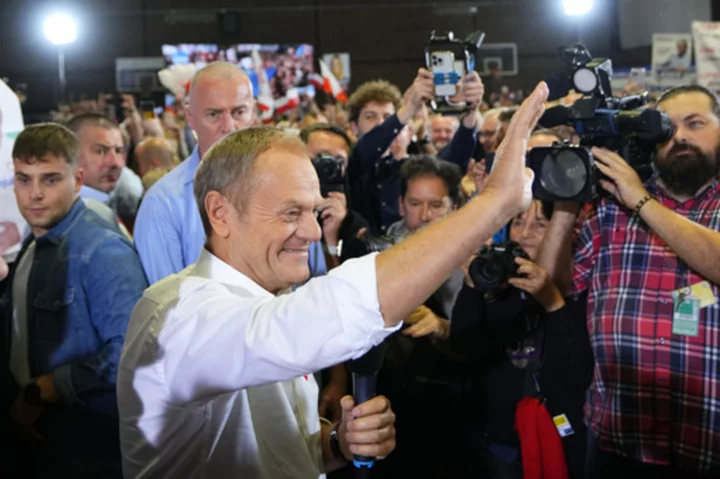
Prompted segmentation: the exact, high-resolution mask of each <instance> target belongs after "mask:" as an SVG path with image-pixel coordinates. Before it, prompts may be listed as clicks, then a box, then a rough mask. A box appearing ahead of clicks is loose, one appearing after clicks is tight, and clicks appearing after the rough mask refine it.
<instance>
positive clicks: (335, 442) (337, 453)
mask: <svg viewBox="0 0 720 479" xmlns="http://www.w3.org/2000/svg"><path fill="white" fill-rule="evenodd" d="M339 430H340V423H337V424H335V426H333V428H332V431H331V432H330V450H331V451H332V453H333V457H334V458H335V460H337V461H339V462H341V463H343V464H345V463H346V462H350V461H348V460H347V459H345V455H344V454H343V453H342V449H340V433H339Z"/></svg>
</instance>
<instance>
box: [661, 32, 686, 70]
mask: <svg viewBox="0 0 720 479" xmlns="http://www.w3.org/2000/svg"><path fill="white" fill-rule="evenodd" d="M691 65H692V35H691V34H689V33H678V34H670V33H656V34H654V35H653V46H652V72H653V76H654V77H655V78H661V77H677V78H681V77H682V76H683V75H685V74H686V73H687V72H689V71H690V67H691Z"/></svg>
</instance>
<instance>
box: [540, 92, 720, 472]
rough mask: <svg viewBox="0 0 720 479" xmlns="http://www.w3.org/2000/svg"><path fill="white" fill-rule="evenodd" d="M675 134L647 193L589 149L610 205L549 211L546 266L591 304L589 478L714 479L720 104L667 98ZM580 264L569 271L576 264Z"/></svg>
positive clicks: (719, 464) (709, 98)
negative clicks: (579, 218) (580, 215)
mask: <svg viewBox="0 0 720 479" xmlns="http://www.w3.org/2000/svg"><path fill="white" fill-rule="evenodd" d="M658 109H659V110H661V111H664V112H665V113H667V115H668V116H669V117H670V119H671V121H672V123H673V124H674V126H675V127H676V132H675V134H674V135H673V137H672V139H671V140H670V141H668V142H667V143H664V144H662V145H659V146H658V148H657V160H656V162H655V166H656V170H657V173H656V174H655V175H654V176H652V177H651V178H650V179H649V180H648V181H647V182H645V183H644V184H643V183H642V182H641V180H640V179H639V177H638V175H637V173H636V172H635V171H634V170H633V169H632V168H631V167H630V166H629V165H628V164H627V162H626V161H625V160H624V159H623V158H621V157H619V156H618V155H617V154H615V153H612V152H610V151H607V150H603V149H597V148H594V149H593V154H594V155H595V159H596V164H597V166H598V168H599V169H600V171H601V172H602V173H603V174H604V175H605V176H606V177H607V178H608V179H607V180H603V181H601V185H602V187H603V188H604V189H606V190H607V191H608V192H610V193H611V194H612V197H609V198H602V199H599V200H597V201H596V202H594V203H593V204H591V205H589V207H588V208H587V210H586V211H585V213H586V217H585V219H584V221H583V222H582V224H581V226H580V229H579V231H578V234H577V236H576V238H575V246H574V251H573V248H572V241H571V236H572V234H571V232H572V231H573V227H574V225H575V221H576V220H575V218H576V216H575V212H576V211H577V206H575V207H574V208H573V207H572V206H571V205H567V204H560V203H559V204H557V205H556V207H555V212H554V213H553V217H552V221H551V225H550V228H549V230H548V233H547V234H546V236H545V241H544V244H543V246H542V247H541V253H540V264H541V265H543V266H544V267H546V268H547V269H548V270H549V271H550V272H551V274H553V275H554V277H555V278H556V280H557V281H558V284H559V285H563V286H564V287H565V288H567V289H569V288H570V285H572V292H573V293H574V294H576V295H580V294H581V293H587V295H588V331H589V333H590V340H591V343H592V347H593V350H594V353H595V359H596V367H595V373H594V378H593V382H592V385H591V386H590V389H589V392H588V396H587V403H586V408H585V409H586V422H587V423H588V425H589V426H590V427H589V430H590V431H591V433H592V434H591V435H590V438H589V440H590V445H589V450H588V452H589V457H590V464H588V469H587V470H588V471H589V473H590V477H592V478H595V477H597V478H600V477H603V478H604V477H619V478H624V477H637V476H639V475H640V474H642V475H652V476H653V477H662V478H665V477H667V478H670V477H684V478H688V477H693V478H695V477H719V475H720V427H719V426H718V424H720V391H719V390H718V387H717V381H718V379H717V378H718V364H720V363H718V347H719V345H720V305H718V304H717V299H716V298H717V296H718V286H717V285H718V284H720V232H718V230H720V184H719V182H718V173H719V166H720V163H719V162H718V161H719V159H720V155H719V153H720V105H718V99H717V97H716V96H715V95H714V94H713V93H711V92H710V91H708V90H706V89H705V88H702V87H700V86H683V87H679V88H674V89H672V90H670V91H668V92H666V93H665V94H664V95H663V96H662V97H661V98H660V100H659V101H658ZM573 255H574V258H573Z"/></svg>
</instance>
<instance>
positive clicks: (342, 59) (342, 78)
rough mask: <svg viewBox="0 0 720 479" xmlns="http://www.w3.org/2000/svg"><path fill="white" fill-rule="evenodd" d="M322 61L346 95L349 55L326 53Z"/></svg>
mask: <svg viewBox="0 0 720 479" xmlns="http://www.w3.org/2000/svg"><path fill="white" fill-rule="evenodd" d="M322 60H323V63H325V65H327V66H328V68H330V71H331V72H332V74H333V75H335V78H337V80H338V83H340V86H341V87H342V89H343V91H344V92H345V93H347V91H348V88H349V87H350V54H349V53H327V54H325V55H323V57H322Z"/></svg>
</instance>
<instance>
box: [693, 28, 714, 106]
mask: <svg viewBox="0 0 720 479" xmlns="http://www.w3.org/2000/svg"><path fill="white" fill-rule="evenodd" d="M692 32H693V40H694V42H695V64H696V66H697V75H698V84H699V85H702V86H704V87H705V88H707V89H709V90H712V91H714V92H718V91H720V22H693V23H692Z"/></svg>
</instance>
